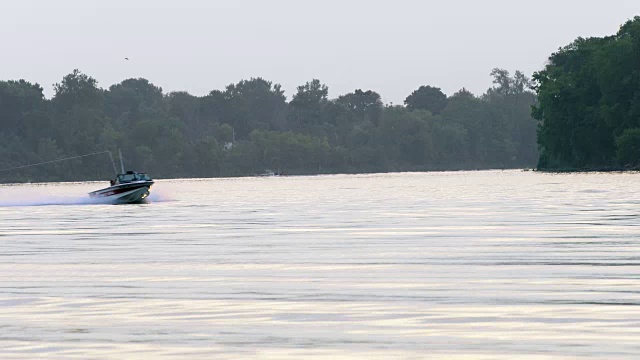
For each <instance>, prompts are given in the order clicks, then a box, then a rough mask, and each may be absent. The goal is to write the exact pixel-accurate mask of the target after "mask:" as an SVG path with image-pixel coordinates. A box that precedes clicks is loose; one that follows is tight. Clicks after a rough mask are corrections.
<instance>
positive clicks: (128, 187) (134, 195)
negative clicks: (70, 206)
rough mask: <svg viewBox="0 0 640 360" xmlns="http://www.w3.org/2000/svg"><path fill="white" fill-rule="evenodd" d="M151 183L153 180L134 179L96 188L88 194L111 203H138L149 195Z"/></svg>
mask: <svg viewBox="0 0 640 360" xmlns="http://www.w3.org/2000/svg"><path fill="white" fill-rule="evenodd" d="M152 185H153V181H136V182H131V183H126V184H120V185H114V186H110V187H108V188H105V189H101V190H97V191H94V192H91V193H89V196H90V197H91V198H93V199H99V200H101V201H105V202H108V203H112V204H140V203H143V202H144V201H145V200H146V199H147V197H148V196H149V192H150V190H151V186H152Z"/></svg>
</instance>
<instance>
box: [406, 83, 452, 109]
mask: <svg viewBox="0 0 640 360" xmlns="http://www.w3.org/2000/svg"><path fill="white" fill-rule="evenodd" d="M404 104H405V105H406V106H407V109H409V110H410V111H413V110H427V111H430V112H431V113H432V114H434V115H438V114H440V113H441V112H442V110H444V108H445V107H446V106H447V95H445V94H444V93H443V92H442V91H441V90H440V88H437V87H432V86H420V87H419V88H418V90H415V91H414V92H412V93H411V95H409V96H407V98H406V99H405V100H404Z"/></svg>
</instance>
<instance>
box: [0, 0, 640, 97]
mask: <svg viewBox="0 0 640 360" xmlns="http://www.w3.org/2000/svg"><path fill="white" fill-rule="evenodd" d="M0 11H1V13H2V20H1V21H0V34H2V42H1V43H0V44H1V45H2V46H1V47H0V49H1V50H0V79H1V80H17V79H26V80H28V81H31V82H37V83H39V84H40V85H41V86H42V87H43V88H44V90H45V95H46V96H47V97H51V96H53V84H55V83H56V82H60V81H61V80H62V77H63V76H64V75H66V74H68V73H70V72H72V71H73V69H76V68H77V69H79V70H80V71H82V72H84V73H86V74H88V75H90V76H92V77H94V78H95V79H97V80H98V83H99V86H101V87H103V88H108V87H109V86H111V85H112V84H115V83H118V82H120V81H122V80H124V79H127V78H138V77H143V78H146V79H148V80H149V81H151V82H153V83H154V84H155V85H157V86H160V87H162V88H163V90H164V91H165V92H171V91H188V92H189V93H191V94H193V95H198V96H201V95H205V94H207V93H208V92H209V91H211V90H214V89H220V90H222V89H224V88H225V86H227V85H228V84H231V83H237V82H238V81H239V80H241V79H249V78H252V77H262V78H265V79H267V80H270V81H273V82H274V83H279V84H281V85H282V87H283V89H284V90H285V94H286V95H287V96H288V98H289V99H290V98H291V96H292V95H293V94H294V93H295V91H296V87H297V86H299V85H302V84H304V83H305V82H307V81H310V80H312V79H314V78H317V79H320V80H321V81H322V82H323V83H325V84H326V85H327V86H329V92H330V93H329V95H330V97H331V98H335V97H338V96H339V95H342V94H345V93H348V92H352V91H353V90H355V89H363V90H369V89H370V90H374V91H376V92H378V93H380V94H381V95H382V98H383V100H384V102H385V103H394V104H400V103H402V102H403V101H404V99H405V98H406V96H407V95H409V94H410V93H411V92H412V91H413V90H415V89H417V88H418V87H420V86H421V85H431V86H436V87H439V88H441V89H442V90H443V91H444V92H445V93H446V94H449V95H451V94H453V93H455V92H456V91H458V90H460V89H461V88H463V87H464V88H466V89H468V90H470V91H472V92H473V93H475V94H478V95H479V94H482V93H484V92H485V91H486V90H487V89H488V88H489V87H490V86H491V77H490V76H489V73H490V72H491V70H492V69H493V68H495V67H500V68H504V69H507V70H509V71H511V72H512V73H513V72H514V71H515V70H521V71H523V72H525V73H526V74H528V75H531V74H532V73H533V72H535V71H537V70H540V69H542V68H543V67H544V65H545V62H546V60H547V58H548V57H549V55H551V53H553V52H554V51H556V50H557V49H558V48H559V47H561V46H564V45H567V44H569V43H571V42H572V41H573V40H574V39H576V38H577V37H579V36H582V37H591V36H607V35H611V34H614V33H615V32H616V31H617V30H618V28H619V26H620V25H621V24H623V23H624V22H625V21H626V20H628V19H631V18H633V17H634V16H636V15H640V1H638V0H608V1H602V0H598V1H594V0H583V1H577V0H562V1H560V0H553V1H552V0H536V1H531V0H529V1H518V0H511V1H507V0H483V1H477V0H449V1H431V0H422V1H421V0H394V1H391V0H386V1H380V0H366V1H365V0H341V1H338V0H323V1H304V0H269V1H266V0H227V1H217V0H209V1H207V0H180V1H179V0H173V1H167V0H108V1H104V0H102V1H100V0H56V1H52V0H20V1H17V0H16V1H6V2H3V4H2V5H0ZM125 57H128V58H129V59H130V60H128V61H127V60H125V59H124V58H125Z"/></svg>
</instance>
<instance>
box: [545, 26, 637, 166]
mask: <svg viewBox="0 0 640 360" xmlns="http://www.w3.org/2000/svg"><path fill="white" fill-rule="evenodd" d="M533 79H534V81H535V90H536V92H537V94H538V100H539V103H538V105H537V106H535V107H534V111H533V116H534V117H535V118H536V119H538V120H539V122H540V125H539V130H538V143H539V145H540V148H541V150H542V153H541V156H540V160H539V165H538V166H539V168H541V169H562V168H580V169H598V168H616V167H625V166H637V165H639V162H640V159H639V158H636V157H632V156H629V155H630V154H634V153H636V152H635V150H634V148H635V147H638V148H640V139H639V138H638V137H637V136H636V135H635V134H636V131H635V130H633V129H640V17H636V18H634V19H633V20H630V21H628V22H627V23H625V24H624V25H623V26H622V27H621V28H620V31H618V33H617V34H616V35H613V36H608V37H605V38H589V39H584V38H578V39H577V40H576V41H574V42H573V43H571V44H570V45H568V46H565V47H563V48H561V49H560V50H559V51H558V52H556V53H554V54H553V55H551V57H550V58H549V64H548V65H547V66H546V67H545V69H544V70H542V71H540V72H538V73H536V74H535V75H534V77H533ZM636 141H638V142H636Z"/></svg>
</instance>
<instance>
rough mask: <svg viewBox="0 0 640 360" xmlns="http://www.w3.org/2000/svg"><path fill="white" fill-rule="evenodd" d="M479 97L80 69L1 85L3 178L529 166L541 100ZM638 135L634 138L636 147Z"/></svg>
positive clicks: (509, 80)
mask: <svg viewBox="0 0 640 360" xmlns="http://www.w3.org/2000/svg"><path fill="white" fill-rule="evenodd" d="M492 75H493V77H494V82H495V86H494V87H493V88H491V89H489V90H488V91H487V92H486V93H485V94H484V95H482V96H480V97H476V96H474V95H473V94H471V93H470V92H468V91H466V90H464V89H463V90H461V91H460V92H458V93H456V94H454V95H453V96H450V97H447V96H446V95H445V94H443V93H442V92H441V91H440V89H438V88H435V87H431V86H423V87H420V88H419V89H417V90H416V91H415V92H413V93H412V94H411V95H409V96H408V97H407V99H406V101H405V104H406V107H405V106H397V105H396V106H394V105H384V104H383V103H382V101H381V98H380V95H379V94H377V93H376V92H374V91H370V90H367V91H364V90H359V89H358V90H355V91H354V92H352V93H349V94H344V95H341V96H339V97H338V98H336V99H330V98H329V89H328V88H327V86H326V85H324V84H322V83H321V82H320V81H318V80H312V81H310V82H308V83H306V84H304V85H302V86H300V87H298V89H297V92H296V93H295V94H293V96H292V98H291V100H290V101H289V102H287V98H286V97H285V94H284V92H283V91H282V89H281V87H280V85H278V84H274V83H272V82H269V81H266V80H264V79H261V78H257V79H250V80H243V81H240V82H238V83H237V84H231V85H229V86H227V88H226V89H224V90H213V91H211V92H210V93H209V94H208V95H206V96H202V97H197V96H192V95H190V94H188V93H186V92H172V93H168V94H165V93H163V91H162V89H161V88H159V87H157V86H155V85H153V84H152V83H150V82H149V81H147V80H145V79H128V80H124V81H123V82H121V83H119V84H116V85H113V86H111V87H109V88H108V89H102V88H100V87H98V84H97V82H96V80H95V79H93V78H92V77H90V76H87V75H85V74H83V73H81V72H79V71H78V70H75V71H73V72H72V73H71V74H69V75H67V76H65V77H64V78H63V79H62V81H61V82H60V83H59V84H56V85H55V86H54V89H55V95H54V96H53V98H52V99H50V100H49V99H46V98H45V97H44V95H43V89H42V88H41V87H40V86H39V85H37V84H32V83H29V82H26V81H24V80H20V81H3V82H0V170H1V169H7V168H11V167H15V166H20V165H23V164H30V163H38V162H45V161H49V160H53V159H59V158H64V157H70V156H74V155H83V154H88V153H92V152H98V151H104V150H111V151H112V152H114V154H117V149H119V148H121V149H122V153H123V154H124V160H125V164H126V165H127V167H128V168H131V169H135V170H138V171H146V172H148V173H149V174H150V175H151V176H153V177H157V178H168V177H215V176H242V175H252V174H256V173H261V172H263V171H265V169H273V170H274V171H277V170H278V169H279V170H280V171H281V172H283V173H285V174H317V173H336V172H347V173H351V172H386V171H407V170H416V171H423V170H444V169H477V168H483V169H485V168H514V167H532V166H533V165H535V162H536V160H537V147H536V143H535V131H536V122H535V120H533V119H532V118H531V116H530V107H531V106H532V105H533V104H534V102H535V95H534V94H533V93H532V92H530V91H529V90H528V85H529V80H528V79H527V78H526V77H525V76H524V75H523V74H522V73H520V72H516V74H515V76H514V77H511V76H510V75H509V73H508V72H506V71H504V70H500V69H496V70H494V72H493V73H492ZM634 136H637V134H634V133H631V134H629V139H631V140H633V139H635V137H634ZM112 173H113V168H112V166H111V162H110V160H109V158H108V155H102V157H99V156H96V157H93V158H82V159H76V160H72V161H66V162H59V163H53V164H48V165H43V166H39V167H33V168H25V169H20V170H16V171H4V172H2V171H0V180H2V181H27V180H31V181H55V180H88V179H106V178H109V177H111V176H112Z"/></svg>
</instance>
